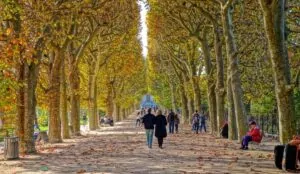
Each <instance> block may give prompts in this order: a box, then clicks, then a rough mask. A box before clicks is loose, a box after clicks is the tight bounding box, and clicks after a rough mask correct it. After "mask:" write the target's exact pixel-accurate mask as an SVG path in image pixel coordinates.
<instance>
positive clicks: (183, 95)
mask: <svg viewBox="0 0 300 174" xmlns="http://www.w3.org/2000/svg"><path fill="white" fill-rule="evenodd" d="M179 89H180V96H181V107H182V123H190V120H189V115H188V114H189V110H188V104H187V103H188V101H187V97H186V93H185V89H184V86H183V84H180V85H179Z"/></svg>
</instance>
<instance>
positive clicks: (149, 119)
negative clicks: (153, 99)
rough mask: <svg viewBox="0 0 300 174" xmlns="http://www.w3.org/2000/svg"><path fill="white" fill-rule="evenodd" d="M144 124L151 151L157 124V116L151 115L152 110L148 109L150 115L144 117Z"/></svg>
mask: <svg viewBox="0 0 300 174" xmlns="http://www.w3.org/2000/svg"><path fill="white" fill-rule="evenodd" d="M142 123H143V124H144V127H145V129H146V136H147V145H148V147H149V148H150V149H151V148H152V140H153V130H154V124H155V116H154V115H153V114H151V108H149V109H148V114H146V115H144V117H143V118H142Z"/></svg>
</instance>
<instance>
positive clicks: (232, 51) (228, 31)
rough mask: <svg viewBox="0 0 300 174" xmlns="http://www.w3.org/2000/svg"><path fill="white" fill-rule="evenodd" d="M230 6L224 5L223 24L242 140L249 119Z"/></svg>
mask: <svg viewBox="0 0 300 174" xmlns="http://www.w3.org/2000/svg"><path fill="white" fill-rule="evenodd" d="M229 7H230V5H228V6H227V7H222V24H223V34H224V36H225V44H226V53H227V59H228V68H229V74H228V76H230V79H231V88H232V96H233V103H234V109H235V116H236V122H237V129H238V132H237V133H238V140H241V139H242V136H244V135H245V134H246V131H247V129H246V125H247V121H246V113H245V107H244V102H243V91H242V85H241V79H240V72H239V68H238V57H237V49H236V43H235V40H234V35H233V28H232V13H231V11H230V8H229Z"/></svg>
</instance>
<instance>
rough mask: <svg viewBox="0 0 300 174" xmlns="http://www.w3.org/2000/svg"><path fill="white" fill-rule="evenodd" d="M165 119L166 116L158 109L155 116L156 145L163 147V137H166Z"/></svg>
mask: <svg viewBox="0 0 300 174" xmlns="http://www.w3.org/2000/svg"><path fill="white" fill-rule="evenodd" d="M166 126H167V119H166V116H164V115H163V114H162V111H161V110H160V109H158V110H157V114H156V118H155V137H156V138H157V141H158V147H159V148H161V149H162V148H163V147H162V145H163V142H164V138H166V137H167V128H166Z"/></svg>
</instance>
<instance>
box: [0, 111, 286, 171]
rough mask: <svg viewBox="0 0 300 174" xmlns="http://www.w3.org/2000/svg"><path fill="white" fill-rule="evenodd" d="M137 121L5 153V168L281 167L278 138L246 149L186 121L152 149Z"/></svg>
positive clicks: (0, 160)
mask: <svg viewBox="0 0 300 174" xmlns="http://www.w3.org/2000/svg"><path fill="white" fill-rule="evenodd" d="M132 117H134V116H132ZM134 124H135V120H134V119H127V120H125V121H122V122H119V123H116V125H115V126H114V127H104V128H101V129H99V130H97V131H92V132H88V133H87V134H86V135H84V136H80V137H76V138H74V139H71V140H65V141H64V143H61V144H51V145H49V144H47V145H40V146H38V147H37V148H38V152H39V153H38V154H37V155H29V156H27V155H26V156H22V157H21V159H20V160H15V161H4V160H3V156H1V155H0V173H1V174H12V173H57V174H60V173H62V174H63V173H64V174H65V173H122V174H123V173H124V174H126V173H142V174H147V173H157V174H168V173H207V174H208V173H211V174H215V173H253V174H254V173H257V174H258V173H263V174H267V173H270V174H271V173H281V171H280V170H277V169H276V168H275V167H274V164H273V152H272V148H273V147H272V143H271V145H268V144H267V143H266V145H261V146H260V147H258V149H260V150H249V151H241V150H239V144H237V143H236V142H233V141H229V140H224V139H220V138H215V137H213V136H211V135H209V134H198V135H196V134H193V133H191V131H190V128H189V127H184V128H182V129H181V131H180V133H179V134H174V135H168V137H167V138H166V139H165V144H164V147H165V148H164V149H159V148H158V147H157V140H156V138H154V145H153V149H151V150H149V149H148V148H146V143H145V135H144V130H143V128H136V127H135V125H134Z"/></svg>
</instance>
